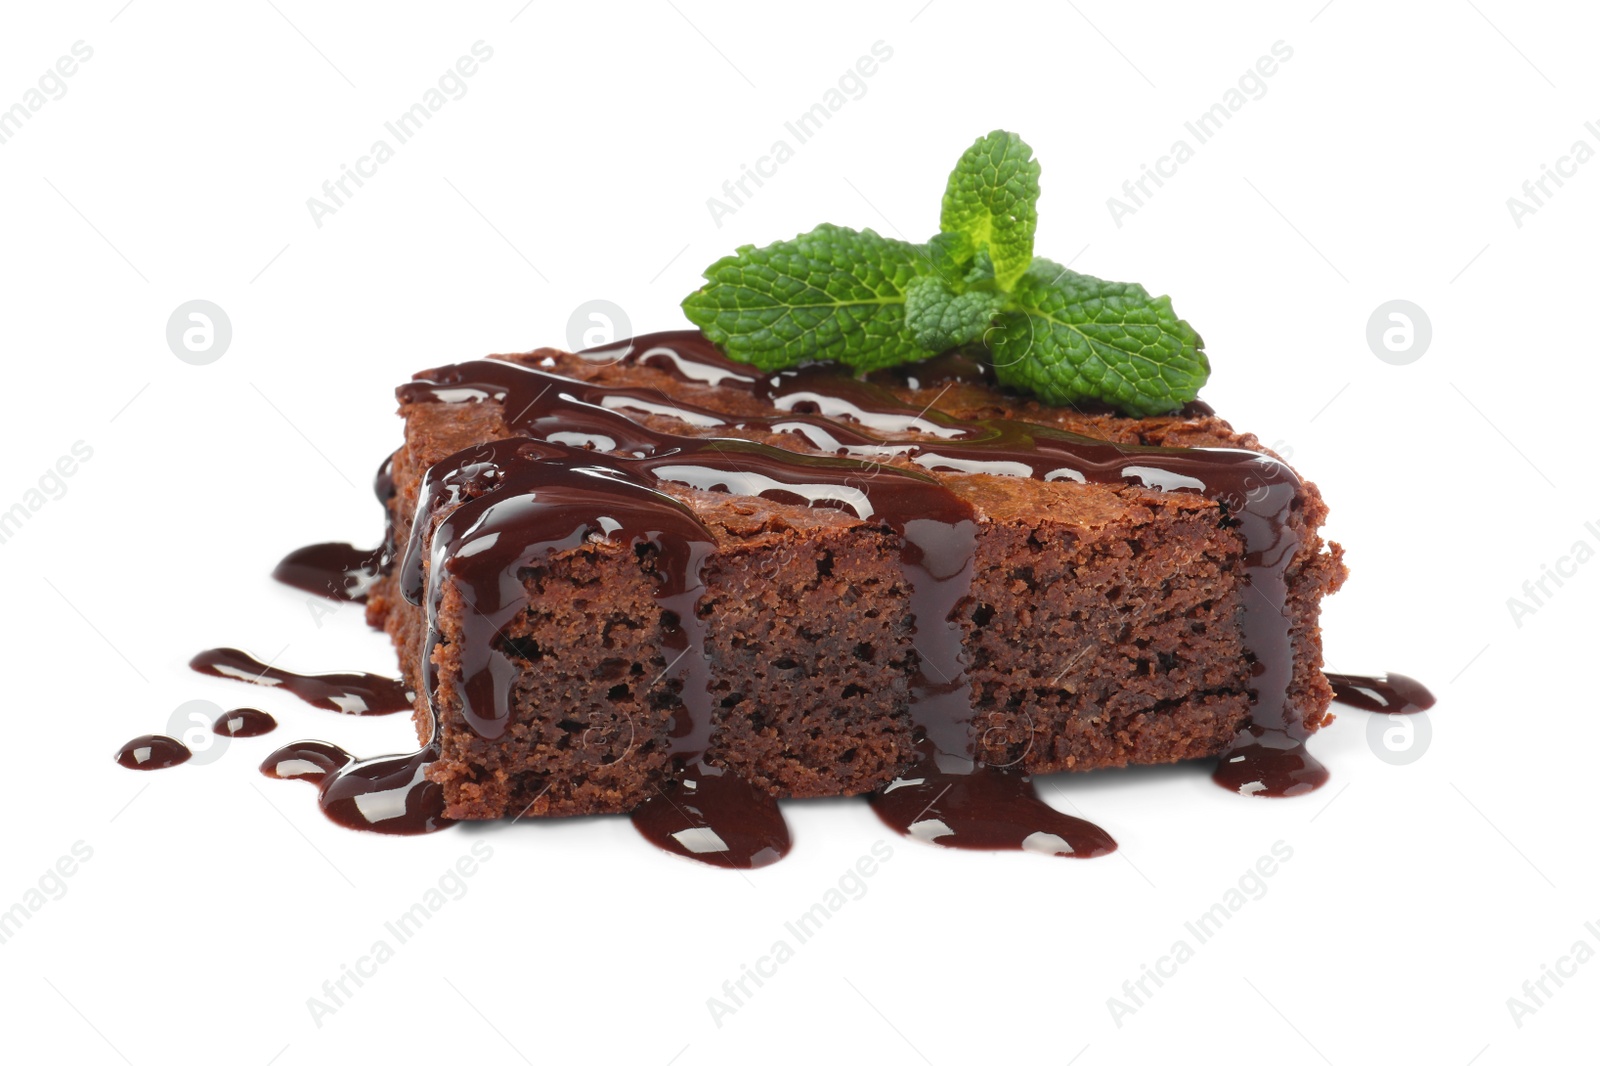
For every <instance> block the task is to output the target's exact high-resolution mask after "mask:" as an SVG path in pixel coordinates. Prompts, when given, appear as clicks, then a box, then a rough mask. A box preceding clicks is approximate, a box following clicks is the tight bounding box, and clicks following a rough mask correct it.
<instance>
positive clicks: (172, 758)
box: [117, 733, 194, 770]
mask: <svg viewBox="0 0 1600 1066" xmlns="http://www.w3.org/2000/svg"><path fill="white" fill-rule="evenodd" d="M193 754H194V753H193V752H191V751H190V750H189V749H188V748H186V747H184V744H183V741H181V740H175V739H173V738H172V737H169V736H165V735H163V734H161V733H146V734H145V735H144V736H142V737H134V738H133V739H132V740H130V741H128V742H127V743H126V744H124V745H122V747H120V748H118V749H117V762H118V763H119V764H121V765H123V766H126V767H127V768H128V769H130V770H165V769H167V768H168V767H169V766H177V765H179V764H180V763H186V762H188V761H189V758H190V756H192V755H193Z"/></svg>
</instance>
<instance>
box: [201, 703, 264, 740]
mask: <svg viewBox="0 0 1600 1066" xmlns="http://www.w3.org/2000/svg"><path fill="white" fill-rule="evenodd" d="M276 728H278V720H277V719H276V718H274V717H272V715H270V714H268V713H267V712H266V711H258V710H256V709H255V708H254V707H240V708H238V709H236V710H232V711H229V712H227V713H226V714H224V715H222V716H221V717H219V718H218V719H217V720H216V721H215V722H212V723H211V731H212V732H213V733H215V734H217V736H219V737H260V736H265V735H266V734H268V733H270V732H272V731H273V730H274V729H276Z"/></svg>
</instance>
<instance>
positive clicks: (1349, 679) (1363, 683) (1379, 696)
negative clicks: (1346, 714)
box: [1324, 673, 1434, 714]
mask: <svg viewBox="0 0 1600 1066" xmlns="http://www.w3.org/2000/svg"><path fill="white" fill-rule="evenodd" d="M1324 676H1326V677H1327V679H1328V684H1330V685H1332V686H1333V698H1334V699H1336V700H1338V701H1339V702H1340V703H1344V704H1348V705H1349V706H1351V707H1359V708H1361V709H1362V710H1364V711H1378V712H1381V713H1383V714H1415V713H1417V712H1418V711H1425V710H1427V709H1428V708H1429V707H1432V706H1433V703H1434V696H1433V693H1431V692H1429V691H1428V689H1427V687H1426V686H1425V685H1423V683H1422V682H1420V681H1418V680H1417V679H1416V678H1412V677H1407V676H1406V675H1405V674H1378V675H1376V676H1373V675H1368V674H1331V673H1330V674H1325V675H1324Z"/></svg>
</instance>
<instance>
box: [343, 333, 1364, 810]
mask: <svg viewBox="0 0 1600 1066" xmlns="http://www.w3.org/2000/svg"><path fill="white" fill-rule="evenodd" d="M399 396H400V401H401V406H400V411H401V414H402V415H403V416H404V418H405V443H404V445H403V446H402V447H401V448H400V449H399V451H398V452H397V453H396V454H395V457H394V460H393V466H392V477H393V486H394V493H393V496H392V498H391V499H390V501H389V504H388V506H389V508H390V521H391V524H392V529H393V533H392V536H393V540H394V545H393V547H394V550H395V552H396V557H397V558H399V557H401V556H404V557H405V558H406V559H407V565H405V566H395V567H392V568H391V569H390V571H389V572H388V573H386V574H385V575H384V576H383V577H382V578H381V579H380V580H379V581H378V583H377V584H376V586H375V587H374V588H373V589H372V591H371V593H370V595H369V598H368V612H369V618H370V620H371V621H373V622H374V624H377V625H380V626H382V627H383V628H384V629H386V630H387V632H388V633H389V634H390V635H391V637H392V638H393V640H394V642H395V645H396V647H397V648H398V650H399V655H400V660H401V663H402V667H403V671H404V676H405V681H406V682H407V684H408V685H409V687H411V688H412V689H413V690H414V691H415V692H416V694H417V696H416V721H417V731H418V735H419V737H420V739H421V740H422V742H423V744H424V745H425V746H427V745H429V744H430V743H432V744H434V745H436V750H437V758H436V760H435V761H433V762H432V763H431V765H429V766H428V768H427V770H426V773H427V776H428V778H429V779H430V780H431V781H433V782H434V783H436V784H437V785H439V786H441V787H442V791H443V797H444V807H443V814H444V815H445V816H446V817H448V818H451V819H481V818H496V817H500V816H502V815H506V814H519V813H531V814H543V815H565V814H587V813H605V812H627V811H632V810H634V809H635V808H637V807H639V806H640V805H641V804H642V803H644V802H645V801H646V800H647V799H649V798H651V797H652V796H654V795H657V794H659V793H660V792H661V789H662V787H663V785H664V784H666V783H667V782H669V781H670V780H672V779H673V777H674V775H675V774H676V773H679V772H680V771H681V769H682V765H683V763H684V761H685V760H686V759H687V760H689V761H691V762H695V763H697V764H700V765H703V766H704V767H706V768H708V769H707V770H706V772H708V773H712V774H716V773H725V774H727V775H728V776H729V777H731V778H737V779H739V780H740V781H742V782H745V783H747V784H748V785H749V786H750V787H751V788H752V789H753V790H755V791H756V792H758V793H764V794H770V795H773V796H778V797H817V796H838V795H856V794H861V793H868V792H873V791H874V790H884V789H886V788H892V787H893V786H895V785H898V784H902V783H907V782H908V781H909V783H910V784H917V783H918V782H919V781H921V779H922V778H921V777H918V778H915V779H911V778H910V775H911V773H912V772H913V771H915V770H916V768H917V767H919V766H933V765H934V763H935V762H937V763H938V766H939V767H941V768H943V769H948V768H950V767H951V766H953V765H957V764H960V765H961V766H965V767H972V766H976V767H990V768H1009V769H1010V770H1011V771H1027V772H1030V773H1044V772H1051V771H1060V770H1088V769H1096V768H1100V767H1115V766H1125V765H1129V764H1144V763H1166V762H1173V761H1176V760H1181V759H1194V758H1200V757H1207V756H1218V755H1222V756H1224V766H1223V770H1219V779H1222V778H1226V777H1227V774H1228V773H1229V772H1231V773H1233V774H1234V776H1233V778H1229V779H1228V783H1230V785H1231V786H1236V787H1238V788H1239V790H1240V791H1245V792H1253V791H1262V792H1269V793H1271V792H1274V791H1276V792H1282V793H1289V792H1293V791H1296V790H1297V788H1299V787H1300V785H1299V784H1297V782H1302V779H1303V778H1304V777H1305V774H1306V773H1307V772H1309V771H1307V770H1306V769H1305V766H1309V767H1310V770H1312V771H1315V770H1317V769H1319V768H1317V767H1315V763H1314V760H1309V757H1308V756H1304V751H1303V748H1302V747H1301V746H1300V741H1301V740H1303V739H1304V737H1305V736H1306V735H1307V734H1309V733H1310V732H1312V731H1314V730H1316V729H1317V728H1318V727H1320V726H1321V725H1322V724H1324V723H1325V721H1327V720H1328V716H1327V706H1328V702H1329V699H1330V695H1331V693H1330V690H1329V687H1328V684H1327V682H1326V681H1325V680H1324V678H1323V675H1322V671H1321V667H1322V652H1321V635H1320V630H1319V628H1318V622H1317V618H1318V606H1319V601H1320V599H1321V597H1322V596H1323V594H1325V593H1328V592H1331V591H1333V590H1335V589H1337V588H1338V586H1339V585H1340V583H1341V582H1342V581H1343V579H1344V574H1345V570H1344V566H1343V564H1342V562H1341V552H1340V549H1339V547H1338V545H1336V544H1329V543H1325V542H1324V541H1323V540H1322V539H1321V537H1320V536H1319V535H1318V528H1319V527H1320V526H1321V524H1322V521H1323V518H1324V516H1325V514H1326V507H1325V506H1324V504H1323V502H1322V498H1321V496H1320V495H1319V494H1318V492H1317V490H1316V488H1315V486H1314V485H1312V484H1310V483H1309V482H1304V481H1301V480H1300V479H1298V478H1297V477H1295V476H1294V475H1293V473H1292V472H1290V471H1289V470H1288V468H1287V466H1285V465H1284V464H1283V463H1282V462H1281V461H1280V460H1278V459H1277V457H1275V456H1273V454H1272V453H1271V451H1270V450H1269V449H1267V448H1265V447H1263V446H1262V445H1261V443H1260V442H1259V441H1258V440H1257V439H1256V438H1255V437H1254V436H1252V435H1250V434H1241V433H1238V432H1235V431H1234V430H1233V428H1232V427H1231V426H1229V424H1228V423H1227V422H1225V421H1223V420H1222V419H1220V418H1217V417H1216V416H1215V415H1214V414H1213V413H1211V411H1210V410H1209V408H1207V407H1206V406H1205V405H1204V404H1191V405H1190V406H1189V407H1187V408H1185V409H1183V410H1182V411H1179V412H1177V413H1174V414H1172V415H1166V416H1160V417H1146V418H1131V417H1124V416H1120V415H1117V414H1114V413H1111V412H1109V411H1100V410H1079V409H1074V408H1056V407H1045V406H1041V405H1040V404H1038V403H1035V402H1032V401H1029V400H1026V399H1023V398H1019V397H1018V396H1015V395H1011V394H1009V393H1006V392H1004V391H1002V390H1001V389H999V388H997V387H996V386H995V385H994V384H992V382H991V381H989V380H988V379H987V375H986V374H985V373H984V371H983V370H982V368H981V367H977V366H974V365H971V364H965V363H962V362H961V361H960V360H941V361H939V362H937V363H934V364H925V365H923V366H920V367H911V368H908V369H907V370H905V371H904V372H901V373H898V374H896V375H893V376H889V375H879V376H875V377H874V378H873V379H872V380H870V381H864V380H858V379H855V378H851V377H849V376H847V375H846V374H845V373H844V372H842V371H839V370H837V369H834V368H808V369H806V370H802V371H798V372H785V373H783V374H778V375H765V376H764V375H760V374H758V373H757V372H756V371H754V370H752V369H751V368H749V367H746V366H742V365H740V364H734V363H731V362H728V361H726V360H725V359H723V358H722V357H721V356H720V355H719V354H718V353H716V352H715V350H714V349H711V348H710V346H709V345H708V344H707V343H706V342H705V341H704V339H703V338H701V337H700V336H699V335H698V334H696V333H692V332H691V333H672V334H659V335H654V336H652V337H647V338H638V339H636V340H634V341H632V342H628V343H624V344H619V345H617V346H615V347H613V348H609V349H603V350H597V351H592V352H587V353H580V354H571V353H567V352H562V351H557V350H553V349H541V350H539V351H535V352H532V353H527V354H521V355H504V356H493V357H491V358H490V359H489V360H481V361H477V362H473V363H466V364H461V365H458V366H454V367H445V368H441V369H439V370H436V371H431V372H427V373H424V374H420V375H418V377H417V380H416V381H414V382H412V383H411V384H408V385H406V386H402V387H401V389H400V390H399ZM783 457H789V459H785V458H783ZM469 514H470V518H468V517H466V516H467V515H469ZM535 514H537V515H540V516H543V517H541V518H538V520H537V521H535V520H534V518H533V517H531V516H533V515H535ZM534 529H537V530H538V536H537V537H530V536H529V535H528V532H529V531H530V530H534ZM519 530H520V531H521V533H522V535H523V538H524V539H525V540H529V543H522V544H510V543H508V541H510V540H512V539H515V537H516V536H517V534H518V531H519ZM1302 758H1303V759H1304V760H1305V762H1304V764H1302V763H1301V762H1296V761H1295V760H1299V759H1302ZM1285 759H1287V760H1289V762H1290V763H1292V764H1293V765H1292V766H1290V767H1289V768H1288V769H1287V770H1285V768H1284V766H1283V765H1281V764H1282V762H1283V760H1285ZM1230 763H1231V764H1234V770H1233V771H1228V770H1227V768H1228V766H1229V764H1230ZM919 772H920V771H919ZM1275 775H1276V777H1275ZM1285 775H1287V776H1285ZM1274 781H1276V783H1274ZM1285 782H1287V783H1285ZM1313 783H1314V782H1313ZM924 810H926V808H924ZM913 828H914V827H913Z"/></svg>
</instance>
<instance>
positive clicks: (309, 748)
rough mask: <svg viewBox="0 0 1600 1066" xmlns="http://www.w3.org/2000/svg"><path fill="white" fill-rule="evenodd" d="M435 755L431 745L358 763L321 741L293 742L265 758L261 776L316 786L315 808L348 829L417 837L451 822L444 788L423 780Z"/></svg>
mask: <svg viewBox="0 0 1600 1066" xmlns="http://www.w3.org/2000/svg"><path fill="white" fill-rule="evenodd" d="M438 757H439V753H438V749H437V748H435V747H433V746H431V745H430V746H428V747H425V748H423V749H422V750H421V751H416V752H411V753H409V754H406V755H380V756H378V757H377V758H375V759H357V758H356V757H355V756H354V755H351V754H350V753H349V752H348V751H345V750H344V749H343V748H341V747H339V746H338V745H337V744H330V743H328V742H327V741H325V740H297V741H295V742H294V743H292V744H285V745H284V746H283V747H281V748H279V749H278V750H277V751H275V752H273V753H272V754H271V755H268V756H267V758H266V760H265V761H264V762H262V764H261V772H262V773H263V774H265V775H266V776H268V777H274V778H279V779H282V780H295V781H309V782H310V783H312V784H314V785H316V786H317V806H319V807H321V808H322V813H323V814H326V815H327V816H328V817H329V818H331V819H333V820H334V821H335V822H337V823H339V824H340V825H342V826H344V827H345V828H346V829H364V830H367V831H368V832H372V833H387V834H389V835H392V836H416V835H417V834H419V833H432V832H434V831H435V830H439V829H444V828H446V827H448V826H451V825H454V824H455V823H454V822H452V821H451V820H450V819H448V818H446V817H444V790H443V789H441V788H440V787H439V786H438V785H436V784H434V783H433V782H432V781H429V780H428V779H427V778H426V777H424V776H423V774H424V771H426V770H427V768H428V765H429V764H430V763H432V762H434V761H435V760H436V759H437V758H438Z"/></svg>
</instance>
